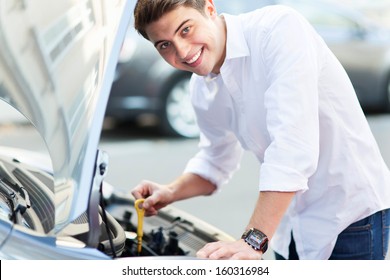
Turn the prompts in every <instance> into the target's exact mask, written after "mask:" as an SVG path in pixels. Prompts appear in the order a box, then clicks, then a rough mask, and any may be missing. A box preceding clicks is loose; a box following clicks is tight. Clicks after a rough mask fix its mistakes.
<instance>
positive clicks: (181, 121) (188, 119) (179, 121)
mask: <svg viewBox="0 0 390 280" xmlns="http://www.w3.org/2000/svg"><path fill="white" fill-rule="evenodd" d="M190 77H191V75H190V73H184V74H181V75H179V76H177V77H175V78H174V79H173V81H172V82H171V83H170V84H169V86H168V87H167V90H166V93H165V95H164V96H165V100H164V101H165V102H164V108H163V112H162V121H161V129H162V130H163V132H164V133H165V134H167V135H172V136H180V137H186V138H196V137H198V136H199V128H198V125H197V122H196V117H195V112H194V110H193V108H192V105H191V101H190V94H189V82H190Z"/></svg>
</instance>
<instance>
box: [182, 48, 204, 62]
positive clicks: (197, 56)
mask: <svg viewBox="0 0 390 280" xmlns="http://www.w3.org/2000/svg"><path fill="white" fill-rule="evenodd" d="M201 53H202V50H199V52H198V53H197V54H196V55H195V56H194V57H192V58H191V59H190V60H187V61H186V63H188V64H191V63H194V62H195V61H197V60H198V58H199V56H200V54H201Z"/></svg>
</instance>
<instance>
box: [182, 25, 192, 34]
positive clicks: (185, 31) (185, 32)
mask: <svg viewBox="0 0 390 280" xmlns="http://www.w3.org/2000/svg"><path fill="white" fill-rule="evenodd" d="M188 32H190V27H188V26H187V27H185V28H184V29H183V34H187V33H188Z"/></svg>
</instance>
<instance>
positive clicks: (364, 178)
mask: <svg viewBox="0 0 390 280" xmlns="http://www.w3.org/2000/svg"><path fill="white" fill-rule="evenodd" d="M134 15H135V28H136V29H137V30H138V32H139V33H140V34H142V35H143V36H144V37H145V38H146V39H148V40H149V41H150V42H151V43H153V44H154V46H155V47H156V49H157V51H158V52H159V53H160V55H161V56H162V57H163V58H164V59H165V60H166V61H167V62H168V63H169V64H171V65H172V66H174V67H176V68H178V69H181V70H185V71H190V72H193V73H194V75H193V76H192V80H191V92H190V94H191V100H192V104H193V106H194V109H195V112H196V115H197V120H198V124H199V128H200V131H201V136H200V144H199V148H200V151H199V152H198V153H197V154H196V155H195V156H194V157H193V158H192V159H191V160H190V161H189V162H188V164H187V166H186V168H185V170H184V172H183V174H182V175H181V176H179V177H178V178H177V180H175V181H174V182H172V183H170V184H167V185H161V184H158V183H155V182H150V181H144V182H141V183H140V184H139V185H138V186H136V187H135V188H134V189H133V191H132V194H133V195H134V197H135V198H146V200H145V203H144V208H145V210H146V213H147V214H148V215H154V214H156V213H157V211H158V210H159V209H161V208H162V207H164V206H166V205H168V204H170V203H173V202H175V201H178V200H182V199H187V198H190V197H194V196H198V195H210V194H212V193H214V192H215V191H216V190H217V189H218V188H220V187H221V186H222V185H223V184H225V183H226V182H227V181H228V180H229V179H230V178H231V176H232V175H233V173H234V171H236V170H237V169H238V168H239V164H240V159H241V155H242V152H243V150H244V149H246V150H249V151H251V152H253V154H254V155H255V156H256V157H257V158H258V160H259V162H260V164H261V169H260V180H259V186H258V188H257V190H256V188H254V192H255V191H256V192H258V200H257V203H256V205H255V207H254V210H253V213H252V214H251V215H250V213H248V220H249V222H248V226H247V228H245V229H243V234H242V237H241V238H239V239H238V240H236V241H234V242H216V243H210V244H207V245H206V246H205V247H204V248H202V249H201V250H200V251H199V252H198V256H199V257H201V258H210V259H261V258H262V254H263V253H264V252H265V251H266V250H267V248H268V242H269V241H271V245H272V248H273V249H274V251H275V252H276V258H277V259H297V258H299V259H383V258H385V255H386V252H387V246H388V236H389V222H390V221H389V220H390V210H389V207H390V172H389V169H388V168H387V166H386V164H385V163H384V161H383V159H382V156H381V154H380V152H379V149H378V146H377V144H376V142H375V139H374V137H373V135H372V133H371V131H370V128H369V126H368V123H367V121H366V119H365V116H364V114H363V112H362V110H361V107H360V105H359V102H358V100H357V98H356V94H355V92H354V89H353V87H352V84H351V82H350V80H349V78H348V76H347V74H346V73H345V71H344V69H343V67H342V66H341V64H340V63H339V61H338V60H337V59H336V58H335V56H334V55H333V54H332V53H331V51H330V50H329V49H328V47H327V46H326V44H325V43H324V41H323V40H322V39H321V38H320V36H319V35H318V34H317V33H316V32H315V31H314V29H313V28H312V27H311V26H310V24H309V23H308V22H307V21H306V20H305V19H304V18H303V17H302V16H301V15H300V14H298V13H297V12H295V11H294V10H292V9H290V8H287V7H284V6H268V7H264V8H262V9H258V10H255V11H252V12H250V13H247V14H242V15H238V16H234V15H228V14H218V13H217V9H216V7H215V5H214V3H213V1H212V0H139V1H138V2H137V5H136V7H135V10H134ZM250 195H253V194H248V196H250ZM216 208H217V207H216ZM219 214H220V215H223V213H219Z"/></svg>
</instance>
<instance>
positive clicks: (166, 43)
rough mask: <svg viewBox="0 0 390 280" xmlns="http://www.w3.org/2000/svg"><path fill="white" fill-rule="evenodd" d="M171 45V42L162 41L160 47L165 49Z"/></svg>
mask: <svg viewBox="0 0 390 280" xmlns="http://www.w3.org/2000/svg"><path fill="white" fill-rule="evenodd" d="M169 45H170V44H169V42H165V43H161V44H160V49H162V50H164V49H166V48H168V47H169Z"/></svg>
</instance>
